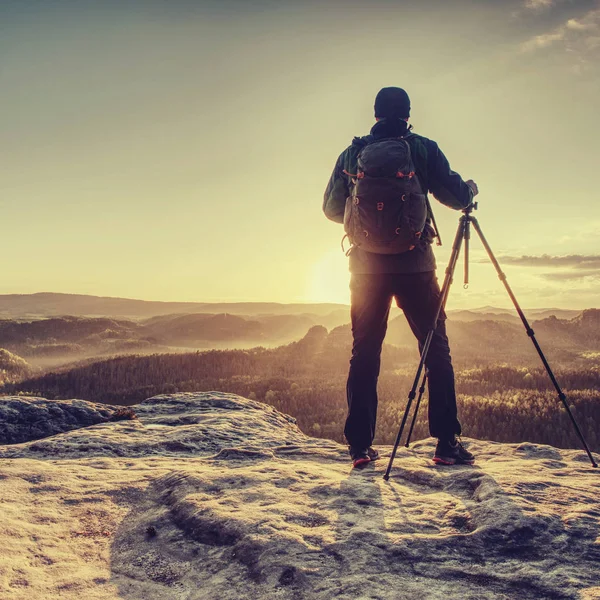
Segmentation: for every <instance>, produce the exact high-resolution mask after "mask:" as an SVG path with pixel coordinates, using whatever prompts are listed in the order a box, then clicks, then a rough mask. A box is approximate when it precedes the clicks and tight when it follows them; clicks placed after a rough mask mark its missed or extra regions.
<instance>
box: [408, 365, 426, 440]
mask: <svg viewBox="0 0 600 600" xmlns="http://www.w3.org/2000/svg"><path fill="white" fill-rule="evenodd" d="M426 381H427V373H425V374H424V375H423V380H422V381H421V387H420V388H419V397H418V398H417V405H416V406H415V412H414V413H413V418H412V423H411V424H410V429H409V430H408V436H407V437H406V444H404V447H405V448H408V446H409V444H410V438H411V437H412V433H413V430H414V428H415V423H416V422H417V415H418V414H419V407H420V406H421V400H422V399H423V394H424V393H425V382H426Z"/></svg>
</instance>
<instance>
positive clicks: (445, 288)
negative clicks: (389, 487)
mask: <svg viewBox="0 0 600 600" xmlns="http://www.w3.org/2000/svg"><path fill="white" fill-rule="evenodd" d="M476 209H477V203H473V204H470V205H469V206H467V207H466V208H465V209H463V211H462V212H463V216H462V217H461V218H460V220H459V223H458V230H457V232H456V237H455V238H454V243H453V245H452V253H451V255H450V261H449V262H448V267H447V268H446V277H445V279H444V284H443V285H442V289H441V291H440V299H439V303H438V306H437V310H436V313H435V316H434V319H433V323H432V325H431V328H430V330H429V332H428V333H427V337H426V338H425V342H424V343H423V346H422V348H421V360H420V361H419V366H418V368H417V373H416V375H415V379H414V381H413V384H412V387H411V389H410V392H409V394H408V402H407V404H406V410H405V411H404V416H403V417H402V423H401V425H400V430H399V431H398V436H397V437H396V443H395V444H394V449H393V450H392V455H391V457H390V462H389V463H388V466H387V470H386V472H385V475H384V476H383V478H384V479H385V480H386V481H387V480H388V479H389V478H390V471H391V470H392V464H393V462H394V458H395V457H396V452H397V451H398V446H399V445H400V440H401V438H402V434H403V432H404V427H405V426H406V422H407V420H408V415H409V413H410V409H411V406H412V403H413V400H414V399H415V396H416V395H417V386H418V385H419V380H420V379H421V374H422V373H423V371H424V368H425V360H426V359H427V354H428V353H429V347H430V345H431V340H432V338H433V334H434V332H435V329H436V327H437V322H438V319H439V316H440V314H441V312H442V309H443V308H444V307H445V306H446V300H447V299H448V293H449V291H450V285H451V284H452V280H453V277H454V271H455V269H456V265H457V263H458V257H459V254H460V248H461V246H462V244H463V241H464V245H465V286H466V285H468V283H469V242H470V239H471V224H473V227H474V228H475V231H476V232H477V234H478V235H479V239H480V240H481V243H482V244H483V247H484V248H485V250H486V252H487V253H488V256H489V257H490V260H491V261H492V264H493V265H494V267H495V268H496V272H497V273H498V277H499V279H500V281H502V283H503V284H504V287H505V288H506V291H507V292H508V295H509V296H510V299H511V300H512V303H513V304H514V305H515V308H516V309H517V313H518V314H519V317H520V318H521V321H522V322H523V325H524V326H525V331H526V332H527V335H528V336H529V338H530V339H531V341H532V342H533V345H534V346H535V349H536V350H537V353H538V354H539V356H540V359H541V361H542V364H543V365H544V368H545V369H546V372H547V373H548V376H549V377H550V380H551V381H552V385H553V386H554V389H555V390H556V392H557V393H558V397H559V399H560V401H561V402H562V403H563V405H564V407H565V409H566V411H567V413H568V415H569V418H570V419H571V423H573V427H574V428H575V431H576V432H577V435H578V437H579V439H580V440H581V443H582V444H583V447H584V448H585V451H586V452H587V455H588V456H589V459H590V461H591V462H592V466H593V467H598V465H597V464H596V461H595V460H594V457H593V456H592V453H591V451H590V448H589V446H588V445H587V442H586V441H585V438H584V437H583V434H582V433H581V430H580V429H579V425H577V422H576V421H575V417H574V416H573V413H572V412H571V409H570V408H569V405H568V404H567V397H566V395H565V394H564V392H563V391H562V389H561V387H560V386H559V385H558V382H557V381H556V377H555V376H554V373H553V372H552V369H551V368H550V365H549V364H548V361H547V360H546V357H545V356H544V353H543V352H542V349H541V348H540V345H539V343H538V341H537V339H536V338H535V334H534V331H533V329H532V328H531V326H530V325H529V322H528V321H527V319H526V317H525V315H524V314H523V311H522V310H521V307H520V306H519V303H518V302H517V299H516V298H515V295H514V294H513V291H512V289H511V288H510V286H509V285H508V282H507V280H506V275H505V274H504V273H503V272H502V269H501V268H500V264H499V263H498V261H497V260H496V257H495V256H494V254H493V252H492V249H491V248H490V246H489V244H488V243H487V240H486V239H485V237H484V235H483V232H482V231H481V227H479V223H478V222H477V219H476V218H475V217H474V216H472V214H471V213H472V212H473V211H474V210H476ZM426 379H427V373H426V372H425V373H424V374H423V380H422V382H421V386H420V387H419V398H418V400H417V404H416V407H415V412H414V415H413V419H412V423H411V426H410V430H409V432H408V437H407V440H406V447H407V448H408V444H409V442H410V437H411V435H412V432H413V428H414V426H415V422H416V419H417V412H418V411H419V406H420V404H421V398H422V397H423V393H424V391H425V380H426Z"/></svg>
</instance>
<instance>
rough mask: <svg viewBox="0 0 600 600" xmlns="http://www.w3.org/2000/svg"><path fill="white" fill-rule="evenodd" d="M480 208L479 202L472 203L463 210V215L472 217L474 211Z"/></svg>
mask: <svg viewBox="0 0 600 600" xmlns="http://www.w3.org/2000/svg"><path fill="white" fill-rule="evenodd" d="M478 207H479V203H478V202H471V204H469V206H466V207H465V208H463V209H462V213H463V215H470V214H471V213H472V212H473V211H474V210H477V208H478Z"/></svg>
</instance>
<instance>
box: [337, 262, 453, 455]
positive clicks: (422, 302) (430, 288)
mask: <svg viewBox="0 0 600 600" xmlns="http://www.w3.org/2000/svg"><path fill="white" fill-rule="evenodd" d="M350 292H351V301H350V303H351V309H350V314H351V319H352V336H353V340H354V342H353V345H352V358H351V359H350V372H349V374H348V383H347V386H346V392H347V398H348V418H347V419H346V427H345V429H344V435H345V436H346V439H347V440H348V444H350V446H351V447H354V448H367V447H369V446H370V445H371V444H372V442H373V438H374V437H375V424H376V420H377V379H378V377H379V368H380V363H381V348H382V345H383V339H384V338H385V333H386V330H387V322H388V316H389V314H390V307H391V303H392V299H395V300H396V303H397V305H398V306H399V307H400V308H401V309H402V310H403V312H404V315H405V317H406V320H407V321H408V324H409V325H410V328H411V330H412V332H413V333H414V334H415V337H416V338H417V340H418V342H419V350H420V349H421V346H422V344H423V342H424V341H425V338H426V337H427V333H428V332H429V330H430V329H431V326H432V324H433V318H434V317H435V311H436V309H437V305H438V302H439V297H440V288H439V285H438V282H437V278H436V275H435V271H428V272H425V273H411V274H396V273H385V274H378V275H371V274H353V275H352V279H351V281H350ZM445 321H446V315H445V313H442V314H441V315H440V318H439V319H438V322H437V327H436V330H435V333H434V336H433V339H432V340H431V346H430V347H429V353H428V355H427V359H426V361H425V366H426V368H427V371H428V385H429V432H430V434H431V435H432V436H433V437H437V438H441V439H445V438H452V437H453V435H454V434H456V435H460V432H461V427H460V423H459V422H458V418H457V410H456V393H455V389H454V369H453V368H452V360H451V358H450V347H449V345H448V337H447V335H446V323H445ZM399 400H400V399H399ZM398 410H401V405H400V403H399V406H398Z"/></svg>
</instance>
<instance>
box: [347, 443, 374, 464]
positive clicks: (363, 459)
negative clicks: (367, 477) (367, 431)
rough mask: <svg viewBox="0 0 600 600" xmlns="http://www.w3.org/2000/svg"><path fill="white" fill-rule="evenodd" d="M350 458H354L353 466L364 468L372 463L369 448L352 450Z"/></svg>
mask: <svg viewBox="0 0 600 600" xmlns="http://www.w3.org/2000/svg"><path fill="white" fill-rule="evenodd" d="M350 458H352V466H354V468H356V467H364V466H365V465H366V464H368V463H370V462H371V458H370V457H369V449H368V448H350Z"/></svg>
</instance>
